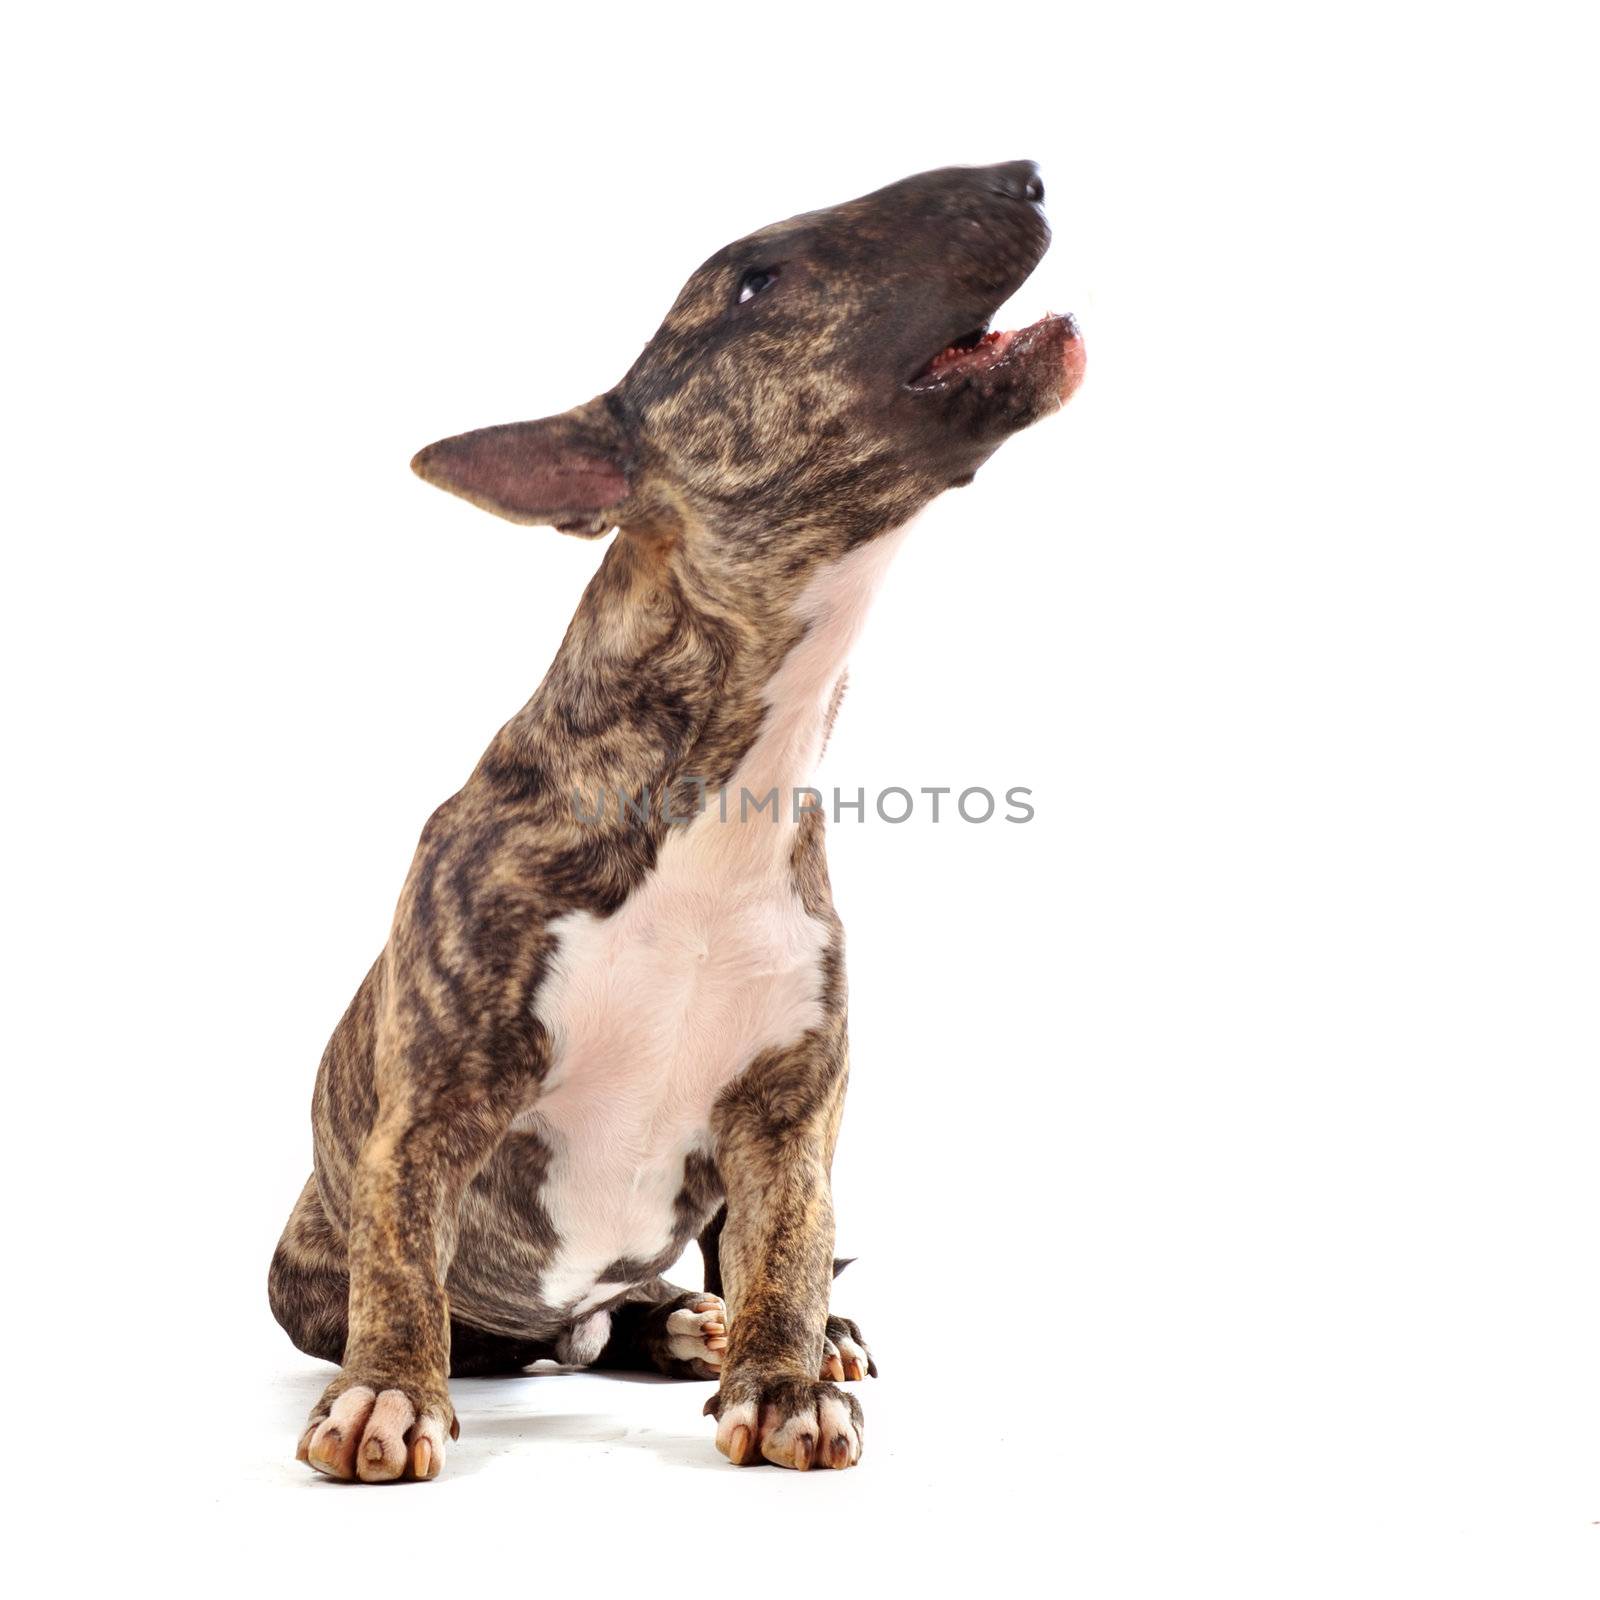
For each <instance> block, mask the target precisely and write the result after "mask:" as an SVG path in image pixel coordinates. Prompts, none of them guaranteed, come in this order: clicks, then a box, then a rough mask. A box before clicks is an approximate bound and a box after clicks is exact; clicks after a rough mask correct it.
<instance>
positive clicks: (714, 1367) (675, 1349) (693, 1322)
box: [666, 1294, 728, 1378]
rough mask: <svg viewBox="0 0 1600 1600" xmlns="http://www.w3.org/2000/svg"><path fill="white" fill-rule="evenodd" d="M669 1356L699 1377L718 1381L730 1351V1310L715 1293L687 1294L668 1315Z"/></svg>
mask: <svg viewBox="0 0 1600 1600" xmlns="http://www.w3.org/2000/svg"><path fill="white" fill-rule="evenodd" d="M666 1335H667V1357H668V1359H669V1360H671V1361H681V1362H682V1363H683V1364H684V1365H685V1366H686V1367H690V1368H692V1369H693V1371H694V1375H695V1376H696V1377H697V1378H715V1377H716V1376H717V1375H718V1373H719V1372H720V1371H721V1369H722V1356H723V1352H724V1351H725V1350H726V1349H727V1348H728V1308H727V1307H726V1306H725V1305H723V1303H722V1301H721V1300H720V1299H719V1298H718V1297H717V1296H716V1295H714V1294H691V1295H685V1296H684V1297H683V1300H682V1301H681V1302H680V1303H679V1304H678V1305H677V1306H676V1307H675V1308H674V1309H673V1310H672V1311H669V1312H668V1313H667V1322H666Z"/></svg>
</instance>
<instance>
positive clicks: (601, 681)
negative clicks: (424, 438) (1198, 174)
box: [269, 161, 1084, 1483]
mask: <svg viewBox="0 0 1600 1600" xmlns="http://www.w3.org/2000/svg"><path fill="white" fill-rule="evenodd" d="M1043 197H1044V189H1043V185H1042V184H1041V182H1040V179H1039V175H1038V171H1037V168H1036V167H1035V166H1034V164H1033V163H1032V162H1028V161H1014V162H1007V163H1003V164H1000V165H997V166H989V167H969V168H945V169H943V170H940V171H936V172H925V173H922V174H919V175H918V176H915V177H911V178H907V179H905V180H904V181H902V182H900V183H895V184H891V185H889V186H888V187H887V188H884V189H879V190H878V191H876V192H875V193H873V194H869V195H866V196H864V197H863V198H861V199H858V200H852V201H849V202H848V203H846V204H844V205H839V206H835V207H833V208H831V209H829V210H823V211H813V212H809V213H807V214H805V215H803V216H798V217H794V218H792V219H791V220H789V221H787V222H780V223H777V224H775V225H774V226H772V227H768V228H763V229H762V230H761V231H759V232H757V233H754V234H751V235H750V236H749V237H748V238H745V239H740V240H739V241H738V242H737V243H734V244H730V245H728V246H727V247H726V248H725V249H722V250H719V251H718V252H717V253H716V254H715V255H714V256H712V257H711V259H710V260H709V261H707V262H706V263H705V265H704V266H702V267H701V268H700V269H699V270H698V271H696V272H695V273H694V274H693V275H692V276H691V277H690V279H689V281H688V283H687V284H686V285H685V286H684V288H683V291H682V293H680V294H679V296H678V298H677V301H676V303H675V304H674V305H673V307H672V309H671V311H670V312H669V313H668V314H667V319H666V321H665V322H664V323H662V325H661V328H660V330H659V331H658V332H657V333H656V334H655V336H654V337H653V338H652V339H651V340H650V342H649V344H648V345H646V346H645V349H644V351H643V353H642V354H641V355H640V357H639V359H638V360H637V361H636V362H635V363H634V365H633V366H632V368H631V369H630V370H629V372H628V373H627V375H626V376H625V377H624V378H623V379H622V381H621V382H620V383H618V384H617V385H616V387H615V388H612V389H609V390H607V391H606V392H605V393H604V394H601V395H599V396H597V397H596V398H595V399H593V400H590V401H587V402H586V403H585V404H583V405H580V406H577V407H576V408H574V409H573V410H571V411H568V412H564V413H562V414H561V415H559V416H551V417H545V418H543V419H541V420H539V421H535V422H517V423H511V424H509V425H506V426H502V427H492V428H483V429H479V430H478V431H476V432H473V433H464V434H460V435H457V436H455V437H453V438H449V439H443V440H440V441H439V442H438V443H437V444H432V445H429V446H428V447H427V448H426V449H425V450H423V451H421V452H420V454H418V456H417V457H416V459H415V460H414V461H413V462H412V466H413V467H414V469H415V470H416V472H417V473H418V474H419V475H420V476H421V477H422V478H424V479H425V480H427V481H428V482H429V483H432V484H436V485H437V486H439V487H440V488H442V489H448V490H449V491H450V492H451V493H453V494H456V495H460V496H461V497H463V498H464V499H466V500H469V501H471V502H472V503H473V504H475V505H478V506H482V507H483V508H484V509H485V510H488V511H492V512H494V513H496V514H497V515H499V516H502V517H507V518H509V519H511V520H512V521H514V522H524V523H547V524H551V525H553V526H554V527H556V528H558V529H560V530H561V531H563V532H565V533H571V534H577V535H580V536H583V537H587V538H596V537H599V536H602V535H604V534H607V533H609V532H611V531H612V530H619V531H618V534H617V537H616V538H615V539H614V540H613V541H612V543H611V545H610V547H609V549H608V550H607V551H606V554H605V557H604V559H603V560H602V561H601V563H600V566H599V569H598V571H597V572H596V573H595V575H594V577H593V579H592V580H591V582H590V583H589V585H588V587H587V589H586V590H585V592H584V595H583V599H582V602H581V603H580V605H579V606H578V610H577V614H576V616H574V618H573V620H572V623H571V626H570V627H569V628H568V629H567V633H566V637H565V639H564V640H563V641H562V644H561V648H560V650H559V651H558V653H557V655H556V658H555V661H554V664H553V665H552V666H551V668H550V670H549V672H548V673H547V674H546V676H545V678H544V681H543V682H542V683H541V684H540V685H539V687H538V689H537V690H536V692H535V693H534V695H533V698H532V699H531V700H529V701H528V703H527V704H526V705H525V706H524V707H523V708H522V710H521V711H519V712H518V713H517V714H516V715H515V716H514V717H513V718H512V719H511V720H510V721H509V722H508V723H507V724H506V725H505V726H504V727H503V728H502V729H501V730H500V732H499V733H498V734H497V735H496V736H495V738H494V741H493V742H492V743H491V744H490V746H489V749H488V751H487V753H486V754H485V755H484V757H483V759H482V760H481V761H480V762H479V763H478V766H477V768H476V770H475V771H474V772H473V773H472V775H471V777H470V778H468V780H467V782H466V784H465V786H464V787H463V788H462V789H461V790H460V792H459V793H458V794H456V795H454V796H453V797H452V798H450V799H449V800H446V801H445V803H444V804H443V805H441V806H440V807H439V809H438V810H437V811H435V812H434V813H433V815H432V816H431V817H430V818H429V819H428V822H427V824H426V826H425V827H424V828H423V830H422V837H421V841H420V842H419V844H418V846H417V850H416V854H415V856H414V858H413V860H412V863H411V870H410V872H409V874H408V875H407V877H406V880H405V886H404V888H403V889H402V890H401V893H400V901H399V905H398V908H397V909H396V911H395V916H394V923H393V926H392V929H391V932H390V935H389V940H388V943H387V944H386V945H385V947H384V949H383V952H382V954H381V955H380V956H379V957H378V959H377V961H376V963H375V964H374V965H373V967H372V969H371V970H370V971H369V972H368V973H367V975H366V977H365V979H364V980H363V981H362V983H361V986H360V987H359V988H358V989H357V991H356V994H355V998H354V999H353V1000H352V1001H351V1002H350V1007H349V1009H348V1010H347V1011H346V1012H345V1014H344V1016H343V1018H342V1019H341V1020H340V1022H339V1025H338V1027H337V1028H336V1029H335V1030H334V1033H333V1037H332V1039H331V1040H330V1041H329V1043H328V1046H327V1049H326V1051H325V1053H324V1054H323V1057H322V1063H321V1066H320V1069H319V1071H318V1074H317V1080H316V1090H315V1095H314V1099H313V1105H312V1142H313V1165H314V1170H313V1173H312V1176H311V1177H310V1178H309V1179H308V1180H307V1182H306V1185H305V1188H304V1189H303V1191H302V1192H301V1195H300V1198H299V1200H298V1202H297V1203H296V1204H295V1207H294V1210H293V1213H292V1214H291V1215H290V1218H289V1222H288V1225H287V1227H286V1228H285V1229H284V1233H283V1237H282V1240H281V1242H280V1243H279V1245H278V1248H277V1251H276V1253H275V1255H274V1256H273V1260H272V1267H271V1272H270V1277H269V1295H270V1300H271V1305H272V1309H273V1312H274V1314H275V1315H276V1316H277V1319H278V1321H279V1322H280V1323H281V1324H282V1325H283V1327H284V1328H285V1329H286V1330H287V1332H288V1333H289V1336H290V1337H291V1338H292V1339H293V1340H294V1342H295V1344H296V1345H298V1346H299V1348H300V1349H302V1350H304V1351H307V1352H308V1353H310V1354H312V1355H315V1356H319V1357H323V1358H325V1359H327V1360H329V1361H333V1362H337V1363H339V1366H340V1370H339V1373H338V1376H337V1377H335V1378H334V1380H333V1381H332V1382H331V1383H330V1384H329V1385H328V1387H327V1390H326V1392H325V1393H324V1394H323V1396H322V1398H321V1399H320V1400H319V1401H318V1402H317V1404H316V1406H315V1407H314V1408H313V1410H312V1413H311V1417H310V1422H309V1425H308V1426H307V1428H306V1430H305V1433H304V1435H303V1436H302V1438H301V1440H300V1446H299V1451H298V1454H299V1457H300V1459H301V1460H303V1461H305V1462H306V1463H308V1464H309V1465H310V1466H311V1467H313V1468H314V1469H315V1470H316V1471H318V1472H321V1473H325V1474H327V1475H328V1476H330V1477H334V1478H342V1479H350V1480H354V1481H359V1482H362V1483H380V1482H386V1481H392V1480H396V1479H400V1478H407V1477H409V1478H413V1479H429V1478H433V1477H436V1476H437V1475H438V1473H439V1471H440V1470H441V1468H442V1467H443V1466H444V1462H445V1453H446V1441H447V1439H451V1438H454V1437H456V1436H457V1431H458V1430H457V1425H456V1420H455V1412H454V1409H453V1407H452V1405H451V1400H450V1393H449V1388H448V1384H447V1379H448V1376H449V1375H450V1374H456V1375H463V1374H471V1375H482V1374H489V1373H500V1372H508V1373H510V1372H519V1371H521V1370H522V1369H523V1368H525V1367H526V1366H527V1365H528V1364H529V1363H531V1362H533V1361H536V1360H539V1359H542V1358H553V1359H555V1360H557V1361H561V1362H565V1363H569V1364H572V1365H577V1366H596V1367H611V1368H625V1369H635V1370H642V1371H652V1372H660V1373H666V1374H669V1375H673V1376H679V1377H692V1378H702V1379H710V1378H715V1379H717V1381H718V1386H717V1389H716V1392H715V1394H714V1395H713V1396H712V1398H711V1400H710V1401H709V1402H708V1404H707V1406H706V1411H707V1413H708V1414H709V1415H711V1416H713V1417H715V1419H716V1424H717V1429H716V1445H717V1448H718V1449H719V1450H720V1451H721V1452H722V1453H723V1454H724V1455H725V1456H726V1457H727V1458H728V1459H729V1460H730V1461H732V1462H733V1463H735V1464H737V1465H741V1466H742V1465H746V1464H750V1463H756V1462H760V1461H762V1460H765V1461H769V1462H772V1463H775V1464H776V1465H778V1466H784V1467H791V1468H796V1469H799V1470H801V1471H804V1470H806V1469H807V1468H809V1467H812V1466H827V1467H833V1468H843V1467H850V1466H853V1465H855V1463H856V1462H857V1461H859V1460H860V1458H861V1449H862V1416H861V1407H860V1405H859V1404H858V1403H857V1401H856V1399H855V1396H854V1395H853V1394H852V1393H850V1392H849V1391H848V1390H846V1389H842V1388H840V1387H839V1384H840V1382H842V1381H845V1380H851V1379H859V1378H862V1377H863V1376H865V1375H866V1374H867V1373H869V1372H874V1371H875V1370H876V1369H875V1367H874V1365H873V1361H872V1357H871V1355H870V1353H869V1351H868V1349H867V1345H866V1341H865V1340H864V1339H863V1338H862V1336H861V1333H860V1330H859V1329H858V1328H857V1327H856V1325H855V1324H854V1323H852V1322H850V1321H848V1320H847V1319H844V1318H841V1317H836V1316H830V1314H829V1296H830V1285H831V1281H832V1276H833V1269H834V1261H833V1241H834V1223H833V1207H832V1200H831V1195H830V1168H831V1165H832V1158H833V1150H834V1141H835V1136H836V1134H837V1132H838V1128H839V1117H840V1112H841V1109H842V1107H843V1104H844V1092H845V1079H846V1073H847V1057H846V1041H845V968H844V941H843V934H842V931H841V927H840V922H839V918H838V917H837V916H836V915H835V913H834V908H833V902H832V898H831V895H830V892H829V885H828V872H827V866H826V862H825V858H824V847H823V831H824V824H825V818H824V814H823V810H822V808H821V807H820V806H819V805H818V804H817V803H816V800H815V793H816V792H815V791H813V790H808V789H807V788H806V787H805V786H806V785H807V784H808V782H809V780H810V778H811V775H812V771H813V768H814V767H815V765H816V763H817V761H818V759H819V757H820V756H821V753H822V749H823V745H824V743H825V741H826V739H827V737H828V732H829V728H830V726H831V724H832V721H833V717H834V714H835V712H836V710H837V709H838V705H839V700H840V695H841V693H842V691H843V688H844V679H845V665H846V660H847V658H848V656H849V654H850V649H851V645H852V643H853V641H854V640H855V638H856V636H857V633H858V631H859V629H860V628H861V625H862V620H863V618H864V616H865V614H866V611H867V607H868V604H869V602H870V600H871V598H872V595H873V591H874V590H875V589H876V587H877V585H878V583H879V581H880V580H881V579H882V577H883V575H884V572H885V570H886V569H887V568H888V566H889V563H890V562H891V560H892V559H893V557H894V554H895V551H896V550H897V549H898V548H899V546H900V544H901V542H902V540H903V539H904V538H905V536H906V531H907V528H908V526H909V525H910V523H911V521H912V519H913V518H914V516H915V515H916V513H917V512H918V511H919V510H920V509H921V508H922V507H923V506H925V505H926V504H927V503H928V502H929V501H931V500H932V499H933V498H934V497H935V496H936V495H938V494H940V493H941V492H943V491H944V490H945V489H948V488H951V487H953V486H955V485H958V484H965V483H968V482H970V481H971V479H972V477H973V474H974V473H975V472H976V471H977V469H978V467H979V466H980V465H981V464H982V463H983V462H984V461H985V460H987V458H988V457H989V456H990V455H991V454H992V453H993V452H994V450H995V449H996V448H997V447H998V446H999V445H1000V443H1001V441H1002V440H1004V439H1006V438H1007V437H1009V436H1010V435H1011V434H1013V433H1015V432H1017V431H1018V430H1019V429H1021V428H1024V427H1026V426H1027V425H1028V424H1030V423H1032V422H1034V421H1035V420H1037V419H1038V418H1040V417H1043V416H1045V415H1047V414H1048V413H1050V412H1053V411H1055V410H1056V409H1058V408H1059V407H1060V406H1061V405H1062V404H1063V403H1064V402H1065V401H1066V399H1067V398H1068V397H1069V396H1070V395H1071V394H1072V393H1073V391H1074V390H1075V389H1076V388H1077V386H1078V383H1079V381H1080V379H1081V377H1082V374H1083V365H1084V356H1083V344H1082V341H1081V339H1080V338H1079V336H1078V332H1077V329H1076V327H1075V326H1074V324H1073V322H1072V320H1071V318H1070V317H1064V316H1054V315H1050V316H1046V317H1044V318H1043V319H1041V320H1040V321H1038V322H1036V323H1034V324H1032V325H1031V326H1029V327H1026V328H1023V329H1021V330H1020V331H1016V332H991V331H990V330H989V321H990V318H991V317H992V316H993V314H994V313H995V311H996V309H997V308H998V307H999V306H1000V304H1001V303H1002V302H1003V301H1005V300H1006V299H1008V298H1009V297H1010V296H1011V295H1012V294H1013V293H1014V292H1015V291H1016V289H1017V288H1018V287H1019V286H1020V285H1021V284H1022V282H1023V281H1024V279H1026V278H1027V277H1028V276H1029V274H1030V273H1031V272H1032V271H1033V269H1034V268H1035V266H1037V264H1038V262H1039V260H1040V259H1041V257H1042V256H1043V254H1044V252H1045V249H1046V248H1047V246H1048V243H1049V237H1050V233H1049V228H1048V226H1047V224H1046V222H1045V219H1044V215H1043V212H1042V209H1041V202H1042V200H1043ZM774 790H775V791H778V792H779V794H781V795H782V796H784V797H785V800H784V803H783V804H781V805H779V806H774V807H772V808H771V810H770V811H768V810H767V809H765V808H764V807H762V808H758V809H757V810H756V811H754V812H752V811H751V810H750V808H749V807H748V806H746V805H745V804H743V798H744V797H747V796H749V795H752V794H753V795H756V796H762V797H764V796H766V795H768V794H769V793H770V792H772V791H774ZM580 796H581V797H583V803H582V804H579V803H578V797H580ZM791 796H793V797H794V802H793V803H792V804H791V803H789V799H788V797H791ZM608 797H609V798H610V799H611V802H612V803H611V804H609V805H608V804H606V800H607V798H608ZM628 797H631V800H632V803H624V802H625V801H626V800H627V798H628ZM730 797H734V798H735V799H736V800H737V801H738V802H739V803H737V804H730V803H729V799H730ZM691 1239H698V1240H699V1242H700V1246H701V1249H702V1250H703V1252H704V1255H705V1262H706V1283H705V1289H704V1291H702V1292H700V1293H694V1292H692V1291H686V1290H682V1289H679V1288H676V1287H674V1285H672V1284H670V1283H668V1282H666V1281H665V1280H664V1279H663V1278H662V1277H661V1273H662V1272H663V1271H664V1270H665V1269H666V1268H667V1267H669V1266H670V1265H671V1264H672V1263H673V1262H674V1261H675V1260H676V1259H677V1257H678V1256H679V1255H680V1254H681V1252H682V1251H683V1250H684V1248H685V1247H686V1245H687V1243H688V1242H689V1241H690V1240H691Z"/></svg>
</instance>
